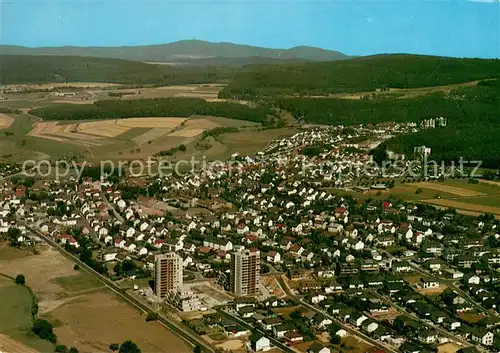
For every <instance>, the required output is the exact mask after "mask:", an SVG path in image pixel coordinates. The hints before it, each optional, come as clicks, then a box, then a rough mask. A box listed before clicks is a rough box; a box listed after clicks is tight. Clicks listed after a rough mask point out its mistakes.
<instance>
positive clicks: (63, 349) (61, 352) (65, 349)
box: [56, 344, 68, 353]
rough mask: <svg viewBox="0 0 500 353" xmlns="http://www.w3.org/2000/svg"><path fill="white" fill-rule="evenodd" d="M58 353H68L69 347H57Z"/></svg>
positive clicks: (60, 345)
mask: <svg viewBox="0 0 500 353" xmlns="http://www.w3.org/2000/svg"><path fill="white" fill-rule="evenodd" d="M56 352H58V353H67V352H68V347H66V346H65V345H64V344H58V345H57V346H56Z"/></svg>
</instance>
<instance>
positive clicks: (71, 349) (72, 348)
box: [68, 347, 78, 353]
mask: <svg viewBox="0 0 500 353" xmlns="http://www.w3.org/2000/svg"><path fill="white" fill-rule="evenodd" d="M68 353H78V349H76V347H71V348H70V349H69V352H68Z"/></svg>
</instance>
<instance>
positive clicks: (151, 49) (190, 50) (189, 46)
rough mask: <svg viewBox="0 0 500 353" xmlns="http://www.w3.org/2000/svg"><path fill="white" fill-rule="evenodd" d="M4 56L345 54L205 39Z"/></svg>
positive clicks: (18, 51)
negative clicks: (208, 40)
mask: <svg viewBox="0 0 500 353" xmlns="http://www.w3.org/2000/svg"><path fill="white" fill-rule="evenodd" d="M0 54H5V55H70V56H93V57H98V58H115V59H125V60H133V61H160V62H172V61H176V62H179V61H180V62H186V63H189V62H190V61H191V60H197V59H203V58H217V57H222V58H233V59H234V58H249V57H261V58H269V59H301V60H314V61H326V60H340V59H345V58H347V56H346V55H344V54H342V53H340V52H338V51H333V50H326V49H321V48H315V47H307V46H299V47H294V48H289V49H271V48H262V47H255V46H250V45H241V44H234V43H211V42H206V41H202V40H181V41H178V42H173V43H167V44H156V45H141V46H121V47H75V46H64V47H41V48H27V47H20V46H12V45H4V46H0Z"/></svg>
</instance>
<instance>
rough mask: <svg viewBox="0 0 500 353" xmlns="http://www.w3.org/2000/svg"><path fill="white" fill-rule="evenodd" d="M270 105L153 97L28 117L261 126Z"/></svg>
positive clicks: (36, 111)
mask: <svg viewBox="0 0 500 353" xmlns="http://www.w3.org/2000/svg"><path fill="white" fill-rule="evenodd" d="M272 113H273V111H272V109H271V107H270V106H269V105H261V106H258V107H256V108H251V107H249V106H246V105H243V104H237V103H230V102H207V101H205V100H203V99H198V98H153V99H133V100H102V101H97V102H95V103H94V104H59V105H53V106H49V107H43V108H38V109H33V110H31V111H30V114H32V115H36V116H38V117H40V118H42V119H43V120H95V119H123V118H131V117H189V116H192V115H209V116H220V117H226V118H231V119H238V120H248V121H253V122H257V123H262V124H269V123H271V122H272V119H270V115H272Z"/></svg>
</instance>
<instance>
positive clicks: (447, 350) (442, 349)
mask: <svg viewBox="0 0 500 353" xmlns="http://www.w3.org/2000/svg"><path fill="white" fill-rule="evenodd" d="M460 348H461V347H460V346H459V345H457V344H454V343H445V344H442V345H440V346H438V353H455V352H456V351H458V350H459V349H460Z"/></svg>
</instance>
